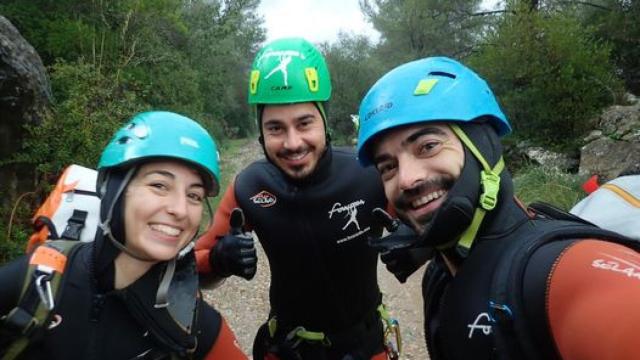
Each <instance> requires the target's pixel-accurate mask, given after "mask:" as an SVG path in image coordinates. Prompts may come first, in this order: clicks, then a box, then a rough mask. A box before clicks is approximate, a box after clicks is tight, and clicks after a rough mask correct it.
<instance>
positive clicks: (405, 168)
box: [398, 156, 425, 191]
mask: <svg viewBox="0 0 640 360" xmlns="http://www.w3.org/2000/svg"><path fill="white" fill-rule="evenodd" d="M419 165H420V164H419V160H418V159H415V158H413V157H411V156H402V157H400V158H399V159H398V186H399V187H400V190H402V191H406V190H409V189H413V188H415V187H416V185H418V184H419V183H420V182H421V181H422V180H423V179H424V178H425V176H424V174H423V171H422V168H421V167H420V166H419Z"/></svg>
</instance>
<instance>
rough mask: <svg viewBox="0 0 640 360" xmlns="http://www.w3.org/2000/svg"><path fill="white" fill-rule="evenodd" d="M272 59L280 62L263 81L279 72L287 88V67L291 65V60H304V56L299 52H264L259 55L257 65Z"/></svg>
mask: <svg viewBox="0 0 640 360" xmlns="http://www.w3.org/2000/svg"><path fill="white" fill-rule="evenodd" d="M273 57H277V58H278V59H279V61H280V62H279V63H278V65H277V66H276V67H274V68H273V69H272V70H271V71H270V72H269V73H268V74H267V76H265V77H264V78H265V80H266V79H268V78H270V77H271V75H273V74H275V73H276V72H278V71H281V72H282V77H283V79H284V86H289V83H288V79H287V78H288V75H289V74H288V71H287V67H288V66H289V63H291V60H292V59H293V58H294V57H298V58H300V59H302V60H304V59H305V57H304V54H301V53H300V52H299V51H296V50H279V51H272V50H266V51H265V52H264V53H262V55H260V58H259V59H258V64H260V63H261V62H262V60H264V59H269V58H273Z"/></svg>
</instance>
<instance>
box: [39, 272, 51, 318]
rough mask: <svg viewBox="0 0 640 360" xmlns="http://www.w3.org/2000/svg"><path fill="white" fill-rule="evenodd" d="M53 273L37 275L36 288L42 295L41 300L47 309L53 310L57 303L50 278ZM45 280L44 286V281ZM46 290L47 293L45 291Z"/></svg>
mask: <svg viewBox="0 0 640 360" xmlns="http://www.w3.org/2000/svg"><path fill="white" fill-rule="evenodd" d="M50 277H51V275H48V274H43V275H39V276H37V277H36V290H37V291H38V295H39V296H40V300H42V303H43V304H44V306H45V307H46V308H47V310H53V307H54V306H55V303H54V301H53V293H52V292H51V281H50V280H49V278H50ZM43 281H44V286H43V284H42V282H43ZM45 291H46V293H45Z"/></svg>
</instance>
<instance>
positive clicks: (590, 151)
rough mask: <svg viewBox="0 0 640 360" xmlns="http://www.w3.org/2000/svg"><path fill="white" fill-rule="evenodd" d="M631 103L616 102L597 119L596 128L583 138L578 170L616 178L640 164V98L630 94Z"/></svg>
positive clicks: (585, 173) (588, 173) (584, 173)
mask: <svg viewBox="0 0 640 360" xmlns="http://www.w3.org/2000/svg"><path fill="white" fill-rule="evenodd" d="M627 101H628V102H629V103H630V105H626V106H625V105H613V106H610V107H609V108H607V109H605V110H604V111H603V112H602V114H601V115H600V116H599V117H598V118H597V119H596V121H595V123H596V124H597V129H596V130H593V131H591V132H590V133H589V135H587V136H586V137H585V139H584V141H585V143H586V145H584V146H583V147H582V149H581V151H580V168H579V171H578V172H579V173H580V174H582V175H593V174H598V175H600V176H602V177H604V178H605V179H613V178H615V177H617V176H619V175H620V173H621V172H623V171H624V170H625V169H628V168H632V167H633V166H634V165H636V164H640V102H638V101H637V99H636V98H635V97H633V98H632V97H631V95H628V96H627Z"/></svg>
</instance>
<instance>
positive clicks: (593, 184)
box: [582, 175, 600, 194]
mask: <svg viewBox="0 0 640 360" xmlns="http://www.w3.org/2000/svg"><path fill="white" fill-rule="evenodd" d="M598 187H600V185H598V175H593V176H592V177H590V178H589V180H587V181H585V182H584V184H582V190H584V191H585V192H586V193H587V194H591V193H592V192H594V191H596V190H598Z"/></svg>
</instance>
